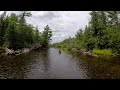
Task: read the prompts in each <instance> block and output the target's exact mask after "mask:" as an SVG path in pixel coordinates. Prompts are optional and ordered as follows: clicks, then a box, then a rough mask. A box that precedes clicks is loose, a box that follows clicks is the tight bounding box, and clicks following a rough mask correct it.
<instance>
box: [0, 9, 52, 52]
mask: <svg viewBox="0 0 120 90" xmlns="http://www.w3.org/2000/svg"><path fill="white" fill-rule="evenodd" d="M20 12H21V13H20V14H19V15H16V14H15V13H11V14H10V15H6V11H4V12H3V14H2V15H1V16H0V47H2V48H9V49H14V50H16V49H22V48H31V47H33V46H40V45H41V46H44V47H47V46H48V44H49V40H50V38H51V36H52V31H51V29H50V27H49V26H48V25H47V26H46V27H45V28H44V31H43V32H39V30H38V27H34V26H33V25H31V24H27V23H26V19H25V18H26V17H31V16H32V14H31V12H30V11H20Z"/></svg>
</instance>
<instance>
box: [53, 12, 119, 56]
mask: <svg viewBox="0 0 120 90" xmlns="http://www.w3.org/2000/svg"><path fill="white" fill-rule="evenodd" d="M119 14H120V12H119V11H92V12H90V15H91V19H90V22H89V24H88V26H86V27H85V29H84V30H82V29H79V30H78V32H77V33H76V35H75V38H69V39H65V40H64V41H62V42H60V43H55V44H54V45H53V46H55V47H58V46H59V47H61V48H69V46H71V47H70V48H77V49H86V50H88V51H89V50H93V52H94V53H96V54H105V55H111V53H113V54H114V55H120V20H119V19H120V17H119ZM69 42H71V43H69ZM94 48H96V49H94Z"/></svg>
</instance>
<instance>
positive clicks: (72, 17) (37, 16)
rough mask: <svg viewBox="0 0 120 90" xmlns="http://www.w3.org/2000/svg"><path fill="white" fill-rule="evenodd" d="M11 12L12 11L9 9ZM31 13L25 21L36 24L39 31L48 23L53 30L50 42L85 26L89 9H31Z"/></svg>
mask: <svg viewBox="0 0 120 90" xmlns="http://www.w3.org/2000/svg"><path fill="white" fill-rule="evenodd" d="M11 12H13V11H9V13H11ZM0 13H1V12H0ZM14 13H16V14H19V13H20V12H18V11H14ZM31 13H32V17H28V18H26V20H27V22H28V23H30V24H33V25H34V26H38V27H39V30H40V31H43V29H44V27H45V26H46V25H49V26H50V28H51V29H52V31H53V37H52V39H53V40H52V42H57V41H61V40H64V39H65V38H68V37H69V36H72V37H73V36H74V35H75V33H76V32H77V31H78V30H79V29H80V28H85V25H87V24H88V20H89V18H90V15H89V13H90V11H31Z"/></svg>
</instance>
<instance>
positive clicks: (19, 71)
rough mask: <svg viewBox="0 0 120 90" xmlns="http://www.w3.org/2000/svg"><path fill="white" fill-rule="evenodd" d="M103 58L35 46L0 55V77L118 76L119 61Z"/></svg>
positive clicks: (62, 77)
mask: <svg viewBox="0 0 120 90" xmlns="http://www.w3.org/2000/svg"><path fill="white" fill-rule="evenodd" d="M103 62H104V63H103ZM103 62H102V61H99V60H98V61H97V60H96V59H95V60H94V59H90V60H87V59H84V58H83V59H80V57H77V56H74V55H70V54H67V53H65V52H63V51H62V52H61V53H59V52H58V49H55V48H49V49H42V50H41V49H38V50H34V51H31V52H29V53H26V54H22V55H18V56H7V57H3V58H0V79H92V78H95V79H96V78H103V79H104V78H120V63H119V62H117V63H113V62H111V61H109V62H105V61H104V60H103ZM112 63H113V64H112Z"/></svg>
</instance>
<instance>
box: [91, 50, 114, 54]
mask: <svg viewBox="0 0 120 90" xmlns="http://www.w3.org/2000/svg"><path fill="white" fill-rule="evenodd" d="M92 53H93V54H97V55H112V50H108V49H103V50H99V49H93V51H92Z"/></svg>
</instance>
